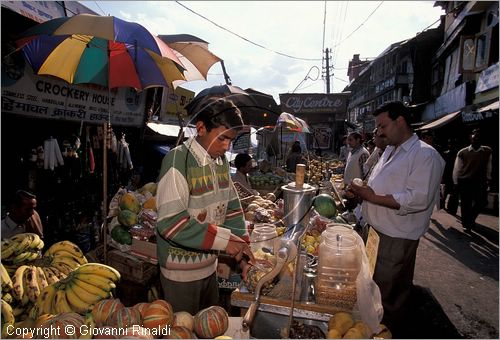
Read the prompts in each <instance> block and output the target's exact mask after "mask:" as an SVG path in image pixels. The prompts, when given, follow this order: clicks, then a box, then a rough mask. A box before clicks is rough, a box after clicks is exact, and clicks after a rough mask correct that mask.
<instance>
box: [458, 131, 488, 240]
mask: <svg viewBox="0 0 500 340" xmlns="http://www.w3.org/2000/svg"><path fill="white" fill-rule="evenodd" d="M470 140H471V144H470V145H469V146H468V147H465V148H463V149H462V150H460V151H459V152H458V153H457V157H456V159H455V165H454V167H453V183H454V184H455V185H457V188H458V191H459V193H460V211H461V217H462V227H463V228H464V230H465V231H466V232H471V231H472V229H474V227H475V225H476V218H477V216H478V215H479V213H480V212H481V210H482V209H483V208H484V207H485V206H486V205H487V203H488V187H489V184H490V182H491V155H492V151H491V148H490V147H489V146H485V145H481V132H480V130H479V129H474V130H473V131H472V133H471V136H470Z"/></svg>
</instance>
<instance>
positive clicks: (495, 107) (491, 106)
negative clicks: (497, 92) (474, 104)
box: [477, 101, 499, 112]
mask: <svg viewBox="0 0 500 340" xmlns="http://www.w3.org/2000/svg"><path fill="white" fill-rule="evenodd" d="M498 107H499V105H498V101H496V102H494V103H491V104H489V105H486V106H484V107H482V108H480V109H478V110H477V112H484V111H489V110H498Z"/></svg>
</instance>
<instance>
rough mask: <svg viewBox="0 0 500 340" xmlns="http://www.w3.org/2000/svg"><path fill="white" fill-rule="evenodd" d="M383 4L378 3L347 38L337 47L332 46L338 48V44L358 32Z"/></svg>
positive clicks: (381, 2)
mask: <svg viewBox="0 0 500 340" xmlns="http://www.w3.org/2000/svg"><path fill="white" fill-rule="evenodd" d="M383 3H384V1H380V3H379V4H378V6H377V7H376V8H375V9H374V10H373V11H372V12H371V13H370V15H368V17H367V18H366V19H365V20H364V21H363V22H362V23H361V24H360V25H359V26H358V27H356V29H355V30H354V31H352V32H351V33H349V34H348V35H347V37H345V38H344V39H343V40H341V41H340V42H339V43H338V44H337V45H335V46H333V47H334V48H335V47H337V46H339V45H340V44H342V43H343V42H344V41H346V40H347V39H349V38H350V37H351V35H353V34H354V33H356V31H357V30H359V29H360V28H361V26H363V25H364V24H365V23H366V22H367V21H368V19H370V17H371V16H372V15H373V14H374V13H375V12H376V11H377V9H378V8H379V7H380V6H381V5H382V4H383Z"/></svg>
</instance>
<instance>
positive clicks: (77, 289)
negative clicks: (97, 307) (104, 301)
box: [66, 281, 101, 305]
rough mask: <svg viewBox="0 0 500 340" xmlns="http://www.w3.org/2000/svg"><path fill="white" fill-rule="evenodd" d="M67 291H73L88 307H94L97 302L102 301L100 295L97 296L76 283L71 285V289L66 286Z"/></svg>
mask: <svg viewBox="0 0 500 340" xmlns="http://www.w3.org/2000/svg"><path fill="white" fill-rule="evenodd" d="M66 289H67V290H68V289H70V290H72V291H73V292H74V293H75V294H76V295H77V296H78V297H79V298H80V300H82V301H83V302H85V303H86V304H87V305H93V304H94V303H96V302H97V301H99V300H101V297H100V296H99V295H95V294H93V293H91V292H89V291H87V290H86V289H84V288H83V287H81V286H79V285H76V284H74V281H72V282H71V283H69V287H68V286H66Z"/></svg>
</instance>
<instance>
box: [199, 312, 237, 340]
mask: <svg viewBox="0 0 500 340" xmlns="http://www.w3.org/2000/svg"><path fill="white" fill-rule="evenodd" d="M228 327H229V316H228V315H227V312H226V310H225V309H224V308H222V307H219V306H211V307H208V308H205V309H203V310H201V311H199V312H198V313H196V315H195V316H194V331H195V333H196V335H198V337H200V338H215V337H216V336H219V335H222V334H224V333H225V332H226V330H227V328H228Z"/></svg>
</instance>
